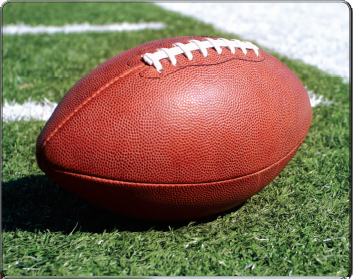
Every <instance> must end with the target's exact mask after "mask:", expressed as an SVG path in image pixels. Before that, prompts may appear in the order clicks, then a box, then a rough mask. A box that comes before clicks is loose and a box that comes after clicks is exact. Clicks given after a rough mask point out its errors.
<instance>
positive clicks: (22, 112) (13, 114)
mask: <svg viewBox="0 0 353 279" xmlns="http://www.w3.org/2000/svg"><path fill="white" fill-rule="evenodd" d="M57 105H58V104H57V103H55V102H50V101H49V100H48V99H44V100H43V101H42V102H41V103H39V102H35V101H32V100H31V98H29V99H28V101H25V102H24V104H22V105H20V104H17V103H16V102H15V101H12V102H10V103H9V102H8V101H7V100H5V102H4V105H3V108H2V116H3V121H4V122H10V121H20V120H25V121H30V120H31V119H33V120H44V121H47V120H48V119H49V117H50V116H51V115H52V113H53V112H54V109H55V108H56V106H57Z"/></svg>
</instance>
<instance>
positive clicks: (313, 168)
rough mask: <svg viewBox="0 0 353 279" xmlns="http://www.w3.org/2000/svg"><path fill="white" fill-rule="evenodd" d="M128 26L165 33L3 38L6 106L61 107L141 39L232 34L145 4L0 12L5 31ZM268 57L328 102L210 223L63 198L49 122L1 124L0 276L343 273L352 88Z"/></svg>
mask: <svg viewBox="0 0 353 279" xmlns="http://www.w3.org/2000/svg"><path fill="white" fill-rule="evenodd" d="M12 5H13V6H12ZM71 5H72V6H71ZM135 5H137V6H135ZM68 9H69V10H70V13H67V12H65V11H67V10H68ZM76 11H77V12H76ZM80 11H81V12H80ZM102 14H104V16H102ZM129 19H130V20H131V22H137V21H139V20H141V19H143V20H144V21H146V22H147V21H163V22H165V23H166V25H167V28H166V29H164V30H158V31H156V30H154V31H151V30H149V31H148V30H145V31H143V32H120V33H101V34H97V33H85V34H68V35H64V34H57V35H50V36H49V35H23V36H3V54H2V55H3V56H2V58H3V76H2V82H3V84H2V86H3V88H2V89H3V98H4V99H7V100H13V99H16V101H17V102H19V103H21V102H23V101H24V100H27V99H28V98H29V97H31V98H32V99H33V100H38V101H39V100H42V99H43V98H48V99H49V100H51V101H57V102H58V101H60V99H61V98H62V97H63V96H64V94H65V93H66V92H67V91H68V90H69V89H70V88H71V87H72V86H73V84H75V83H76V82H77V81H78V80H79V79H80V78H81V77H82V76H84V75H85V74H86V73H87V72H89V71H90V70H91V69H93V68H94V67H95V66H97V65H98V64H100V63H102V62H103V61H105V60H106V59H108V58H110V57H112V56H114V55H116V54H118V53H119V52H121V51H123V50H125V49H128V48H131V47H133V46H136V45H140V44H142V43H144V42H147V41H152V40H155V39H160V38H164V37H174V36H181V35H193V34H195V35H210V36H220V37H226V38H232V37H234V36H233V35H230V34H225V33H221V32H219V31H217V30H215V29H214V28H213V27H212V26H210V25H207V24H203V23H200V22H198V21H196V20H194V19H192V18H188V17H184V16H180V15H178V14H177V13H172V12H167V11H164V10H162V9H161V8H159V7H157V6H155V5H153V4H150V3H143V4H141V3H139V4H132V3H100V4H97V3H89V5H88V4H87V3H74V4H73V3H55V4H53V3H50V4H49V3H9V4H6V6H5V9H4V14H3V22H4V23H6V24H10V23H16V22H24V23H26V24H31V25H37V24H45V25H63V24H66V23H74V22H76V23H83V22H89V23H91V24H106V23H113V22H119V21H120V22H121V21H124V20H126V21H129ZM23 46H25V47H23ZM274 55H276V56H277V57H279V58H280V59H281V61H283V62H284V63H285V64H286V65H288V66H289V67H290V68H291V69H292V70H293V71H294V72H295V73H296V74H297V75H298V76H299V78H300V79H301V80H302V82H303V84H304V85H306V86H307V87H308V89H310V90H313V91H314V92H315V93H316V94H322V95H324V96H325V97H326V98H328V99H329V100H330V101H332V102H333V104H331V105H329V106H325V105H319V106H317V107H315V108H313V120H312V125H311V128H310V130H309V133H308V136H307V138H306V140H305V142H304V143H303V145H302V146H301V147H300V148H299V150H298V152H297V155H296V156H295V157H294V158H293V159H292V161H291V162H290V163H289V164H288V166H287V167H286V168H285V169H284V171H283V172H282V173H281V174H280V175H279V176H278V177H277V178H276V179H275V180H274V181H273V182H272V183H271V184H270V185H268V186H267V187H266V188H265V189H264V190H263V191H261V192H260V193H259V194H257V195H255V196H253V197H252V198H251V199H250V200H248V201H247V202H246V203H245V204H243V205H241V206H239V207H237V208H234V209H232V210H229V211H227V212H224V213H221V214H218V215H216V216H211V217H208V218H204V219H200V220H193V221H188V222H149V221H140V220H135V219H130V218H127V217H122V216H117V215H113V214H110V213H107V212H105V211H103V210H100V209H98V208H96V207H94V206H92V205H89V204H87V203H86V202H84V201H82V200H80V199H78V198H76V197H74V196H72V195H71V194H69V193H67V192H66V191H64V190H63V189H62V188H60V187H59V186H58V185H56V184H55V183H54V182H53V181H51V180H50V179H49V178H48V177H46V176H45V175H44V173H43V172H42V171H41V170H40V169H39V168H38V166H37V164H36V160H35V141H36V137H37V136H38V134H39V133H40V131H41V129H42V128H43V126H44V124H45V122H42V121H30V122H25V121H20V122H11V123H3V124H2V184H3V185H2V199H3V211H2V213H3V216H2V217H3V219H2V270H3V274H5V275H8V276H10V275H11V276H26V275H32V276H41V275H42V276H49V275H64V276H79V275H100V276H102V275H120V276H124V275H129V276H138V275H144V276H147V275H174V276H181V275H188V276H194V275H203V276H206V275H219V276H222V275H224V276H230V275H267V276H275V275H282V276H283V275H292V276H299V275H311V276H319V275H326V276H328V275H330V276H349V274H350V273H351V265H350V262H351V243H350V214H351V200H350V199H351V192H350V189H351V171H350V170H351V163H350V162H351V160H350V150H351V138H350V124H351V123H350V103H349V101H350V96H349V85H348V84H345V83H343V82H342V80H341V78H339V77H334V76H331V75H328V74H326V73H324V72H322V71H320V70H318V69H317V68H315V67H312V66H308V65H306V64H304V63H303V62H301V61H297V60H291V59H288V58H286V57H283V56H280V55H277V54H274ZM25 84H27V85H28V84H32V85H30V86H27V87H24V86H23V85H25ZM21 86H22V87H21Z"/></svg>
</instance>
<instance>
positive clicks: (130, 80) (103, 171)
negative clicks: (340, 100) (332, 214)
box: [37, 37, 312, 220]
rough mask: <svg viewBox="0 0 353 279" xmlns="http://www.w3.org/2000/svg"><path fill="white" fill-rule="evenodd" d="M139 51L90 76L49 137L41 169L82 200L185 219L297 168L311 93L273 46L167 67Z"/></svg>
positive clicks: (47, 130) (58, 114)
mask: <svg viewBox="0 0 353 279" xmlns="http://www.w3.org/2000/svg"><path fill="white" fill-rule="evenodd" d="M189 40H203V37H178V38H169V39H164V40H159V41H154V42H150V43H147V44H144V45H141V46H138V47H135V48H133V49H130V50H127V51H125V52H123V53H121V54H119V55H117V56H115V57H113V58H112V59H110V60H108V61H106V62H105V63H103V64H102V65H100V66H98V67H97V68H96V69H94V70H93V71H91V72H90V73H89V74H87V75H86V76H85V77H83V78H82V79H81V80H80V81H79V82H78V83H77V84H76V85H75V86H74V87H73V88H72V89H71V90H70V91H69V92H68V93H67V94H66V95H65V97H64V98H63V99H62V101H61V102H60V103H59V105H58V107H57V108H56V110H55V111H54V113H53V115H52V117H51V118H50V119H49V121H48V122H47V124H46V126H45V127H44V129H43V131H42V132H41V134H40V136H39V137H38V140H37V161H38V164H39V166H40V168H41V169H42V170H43V171H44V172H45V173H47V175H48V176H49V177H50V178H52V179H53V180H54V181H56V182H57V183H58V184H59V185H61V186H62V187H64V188H65V189H67V190H68V191H70V192H72V193H74V194H76V195H78V196H80V197H81V198H83V199H85V200H87V201H89V202H91V203H93V204H96V205H98V206H100V207H103V208H105V209H108V210H110V211H113V212H117V213H121V214H125V215H128V216H133V217H138V218H146V219H158V220H183V219H193V218H199V217H203V216H207V215H211V214H215V213H219V212H221V211H224V210H226V209H229V208H232V207H234V206H236V205H239V204H241V203H242V202H244V201H245V200H247V199H248V198H249V197H251V196H252V195H254V194H256V193H257V192H259V191H260V190H261V189H262V188H263V187H265V186H266V185H267V184H269V183H270V182H271V181H272V180H273V179H274V178H275V177H276V176H277V175H278V174H279V173H280V172H281V171H282V170H283V168H284V167H285V166H286V165H287V163H288V162H289V161H290V159H291V158H292V157H293V156H294V154H295V152H296V150H297V149H298V148H299V146H300V144H301V143H302V142H303V140H304V138H305V136H306V134H307V131H308V129H309V127H310V122H311V117H312V110H311V106H310V101H309V97H308V94H307V92H306V90H305V88H304V86H303V85H302V83H301V82H300V80H299V79H298V77H296V76H295V74H294V73H293V72H292V71H290V70H289V69H288V68H287V67H286V66H285V65H284V64H282V63H281V62H280V61H279V60H277V59H276V58H274V57H273V56H271V55H269V54H268V53H266V52H264V51H261V50H260V51H259V53H260V55H259V56H258V57H257V56H256V54H255V53H254V51H253V50H248V53H247V55H245V54H244V53H243V52H242V51H241V50H240V49H237V51H236V53H235V55H234V54H232V53H231V51H230V50H228V49H227V48H222V50H223V53H222V54H221V55H220V54H218V53H217V52H216V50H214V49H207V50H208V56H207V57H204V56H203V55H202V54H201V52H200V51H193V52H192V53H193V56H194V59H193V60H192V61H189V60H188V59H187V58H186V56H185V55H183V54H180V55H177V56H176V59H177V62H178V64H177V65H176V66H173V65H172V64H171V63H170V61H169V60H168V59H163V60H161V63H162V66H163V72H162V73H158V72H157V70H156V69H155V68H154V67H153V66H149V65H147V64H145V63H144V62H143V61H142V59H141V56H142V55H143V54H145V53H147V52H150V53H153V52H155V51H157V49H159V48H163V47H164V48H171V47H173V44H174V43H177V42H181V43H184V44H186V43H188V42H189Z"/></svg>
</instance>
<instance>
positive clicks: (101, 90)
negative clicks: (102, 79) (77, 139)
mask: <svg viewBox="0 0 353 279" xmlns="http://www.w3.org/2000/svg"><path fill="white" fill-rule="evenodd" d="M144 66H145V65H144V64H138V65H135V66H133V67H132V68H130V69H129V70H127V71H126V72H124V73H123V74H122V75H119V76H117V77H115V78H113V79H112V80H111V81H110V82H108V83H106V84H104V85H103V86H102V87H100V88H99V89H98V90H97V91H96V92H95V93H93V94H92V95H91V96H89V97H88V98H86V99H85V100H84V101H83V102H82V103H80V105H79V106H77V107H76V108H75V109H74V111H72V112H71V113H70V114H69V115H68V116H67V117H66V118H64V120H63V121H62V122H61V123H60V124H59V125H58V126H57V127H56V128H55V129H54V130H53V131H52V132H51V133H50V135H49V136H48V137H47V138H46V140H45V141H44V142H43V144H42V146H41V149H43V148H44V147H45V146H46V144H47V143H48V142H49V141H50V139H51V138H52V137H53V136H54V135H55V134H56V133H57V132H58V131H59V130H60V128H61V127H62V126H64V125H65V123H66V122H67V121H68V120H69V119H70V118H71V117H73V116H74V115H75V114H76V113H77V112H78V111H79V110H80V109H82V108H83V107H84V106H85V105H86V104H88V103H89V102H90V101H92V100H93V99H94V98H95V97H97V96H98V95H99V94H100V93H101V92H103V91H104V90H105V89H107V88H108V87H109V86H111V85H112V84H114V83H115V82H117V81H118V80H119V79H121V78H123V77H125V76H127V75H129V74H131V73H132V72H134V71H137V70H138V69H139V68H141V67H144Z"/></svg>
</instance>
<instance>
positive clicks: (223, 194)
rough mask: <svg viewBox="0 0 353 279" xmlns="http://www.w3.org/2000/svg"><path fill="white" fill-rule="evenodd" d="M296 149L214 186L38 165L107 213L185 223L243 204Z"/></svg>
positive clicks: (44, 164) (281, 166)
mask: <svg viewBox="0 0 353 279" xmlns="http://www.w3.org/2000/svg"><path fill="white" fill-rule="evenodd" d="M299 146H300V144H299V145H298V146H296V147H295V148H294V149H293V150H292V151H291V152H290V153H289V154H288V155H287V156H285V157H284V158H283V159H282V160H280V161H278V162H277V163H275V164H273V165H271V166H270V167H268V168H266V169H264V170H262V171H259V172H257V173H254V174H251V175H248V176H244V177H240V178H236V179H232V180H227V181H221V182H214V183H201V184H179V185H178V184H175V185H172V184H171V185H168V184H164V185H163V184H141V183H129V182H121V181H114V180H107V179H100V178H94V177H89V176H84V175H79V174H74V173H67V172H64V171H55V170H53V168H52V166H48V165H46V162H44V161H41V167H42V168H43V170H45V171H46V173H47V174H48V175H49V177H51V178H52V179H53V180H54V181H56V182H57V183H58V184H59V185H61V186H62V187H63V188H65V189H67V190H68V191H69V192H71V193H73V194H75V195H77V196H79V197H81V198H82V199H84V200H86V201H88V202H90V203H92V204H95V205H97V206H99V207H101V208H104V209H106V210H108V211H111V212H114V213H120V214H123V215H127V216H131V217H136V218H143V219H151V220H188V219H194V218H200V217H205V216H209V215H212V214H216V213H219V212H222V211H225V210H227V209H230V208H233V207H235V206H237V205H239V204H241V203H243V202H244V201H246V200H247V199H248V198H250V197H251V196H253V195H254V194H256V193H258V192H259V191H260V190H262V189H263V188H264V187H265V186H266V185H268V184H269V183H270V182H271V181H272V180H273V179H274V178H275V177H276V176H277V175H278V174H279V173H280V172H281V171H282V170H283V169H284V168H285V166H286V165H287V164H288V162H289V161H290V160H291V158H292V157H293V156H294V155H295V153H296V151H297V149H298V148H299Z"/></svg>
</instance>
